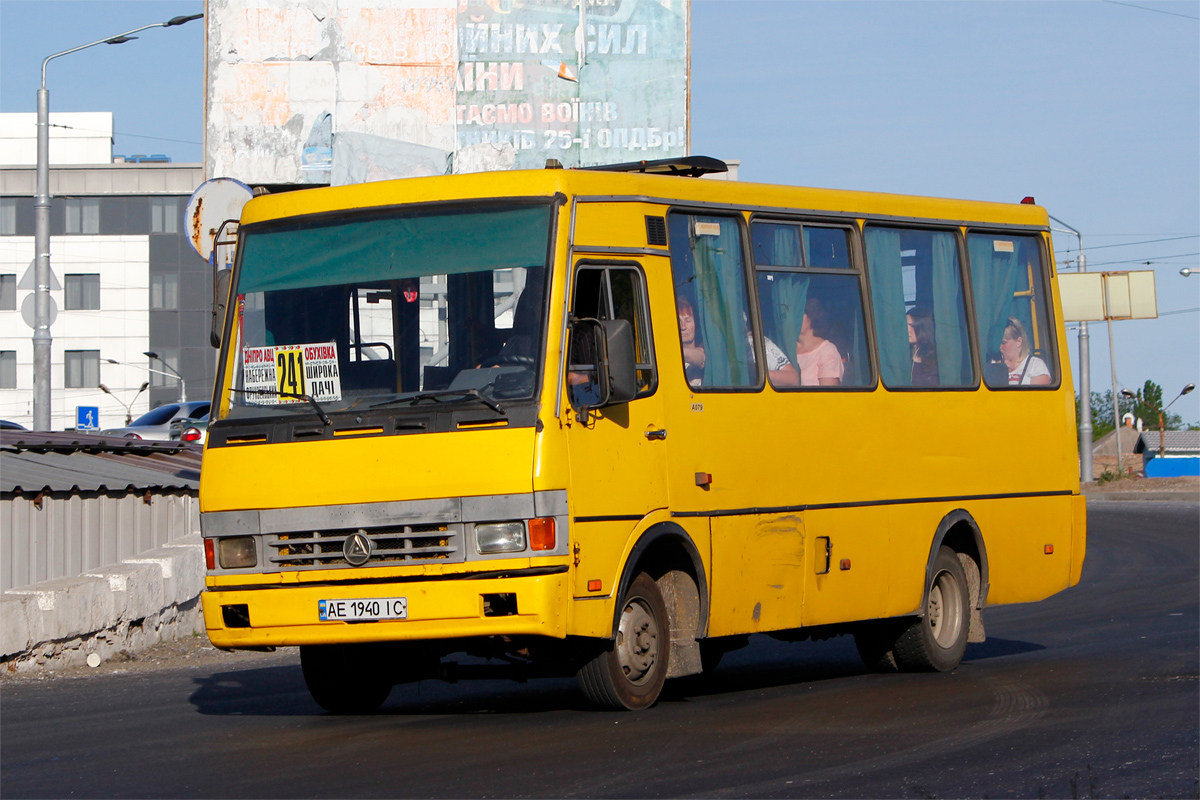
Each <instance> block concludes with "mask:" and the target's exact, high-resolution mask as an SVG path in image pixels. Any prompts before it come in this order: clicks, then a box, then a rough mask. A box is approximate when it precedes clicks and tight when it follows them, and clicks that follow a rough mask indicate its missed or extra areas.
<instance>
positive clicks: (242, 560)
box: [217, 536, 258, 569]
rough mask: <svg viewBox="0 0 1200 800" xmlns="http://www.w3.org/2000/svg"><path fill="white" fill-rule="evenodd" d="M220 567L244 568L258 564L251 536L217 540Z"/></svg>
mask: <svg viewBox="0 0 1200 800" xmlns="http://www.w3.org/2000/svg"><path fill="white" fill-rule="evenodd" d="M217 553H218V554H219V556H220V560H221V569H245V568H246V567H253V566H257V565H258V552H257V550H256V548H255V547H254V537H253V536H236V537H234V538H231V539H221V540H220V541H218V542H217Z"/></svg>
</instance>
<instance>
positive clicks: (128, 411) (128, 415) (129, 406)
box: [96, 381, 150, 427]
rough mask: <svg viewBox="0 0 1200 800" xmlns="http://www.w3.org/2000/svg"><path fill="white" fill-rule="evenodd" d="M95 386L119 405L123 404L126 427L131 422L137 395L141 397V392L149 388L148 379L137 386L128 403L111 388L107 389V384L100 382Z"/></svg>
mask: <svg viewBox="0 0 1200 800" xmlns="http://www.w3.org/2000/svg"><path fill="white" fill-rule="evenodd" d="M96 388H97V389H99V390H100V391H102V392H104V393H105V394H106V395H108V396H109V397H111V398H112V399H113V400H116V401H117V402H118V403H120V404H121V405H123V406H125V425H126V427H128V426H129V425H130V424H131V423H132V422H133V404H134V403H136V402H137V399H138V398H139V397H141V395H142V392H144V391H146V390H147V389H149V388H150V381H145V382H144V383H143V384H142V385H141V386H139V387H138V390H137V394H135V395H134V396H133V399H132V400H130V401H129V402H128V403H126V402H125V401H124V400H122V399H121V398H119V397H117V396H116V395H115V394H113V393H112V390H111V389H109V388H108V387H107V386H105V385H104V384H103V383H102V384H100V385H99V386H97V387H96Z"/></svg>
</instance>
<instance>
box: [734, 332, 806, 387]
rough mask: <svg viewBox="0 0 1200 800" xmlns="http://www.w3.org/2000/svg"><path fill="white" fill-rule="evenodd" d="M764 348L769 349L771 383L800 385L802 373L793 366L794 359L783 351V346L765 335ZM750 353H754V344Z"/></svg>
mask: <svg viewBox="0 0 1200 800" xmlns="http://www.w3.org/2000/svg"><path fill="white" fill-rule="evenodd" d="M747 336H749V334H747ZM763 349H764V350H766V351H767V372H768V374H769V377H770V379H771V385H772V386H799V385H800V373H799V372H797V371H796V368H795V367H793V366H792V361H791V359H789V358H788V357H787V353H785V352H783V348H782V347H780V346H779V345H777V344H775V343H774V342H772V341H771V339H770V337H768V336H763ZM750 355H751V356H752V357H753V355H754V347H753V345H751V348H750Z"/></svg>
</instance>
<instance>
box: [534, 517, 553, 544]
mask: <svg viewBox="0 0 1200 800" xmlns="http://www.w3.org/2000/svg"><path fill="white" fill-rule="evenodd" d="M529 549H530V550H553V549H554V517H541V518H540V519H531V520H529Z"/></svg>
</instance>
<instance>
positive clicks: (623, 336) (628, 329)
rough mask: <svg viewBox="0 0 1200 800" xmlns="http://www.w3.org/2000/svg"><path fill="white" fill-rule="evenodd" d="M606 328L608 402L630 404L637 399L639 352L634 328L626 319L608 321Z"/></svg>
mask: <svg viewBox="0 0 1200 800" xmlns="http://www.w3.org/2000/svg"><path fill="white" fill-rule="evenodd" d="M600 324H601V325H602V326H603V328H604V338H605V348H604V349H605V356H606V358H605V362H606V363H605V366H606V367H607V372H608V402H606V403H605V405H617V404H618V403H628V402H629V401H630V400H632V399H633V398H635V397H637V391H638V390H637V352H636V349H635V347H634V341H633V326H632V325H630V324H629V320H626V319H606V320H604V321H603V322H601V323H600Z"/></svg>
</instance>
